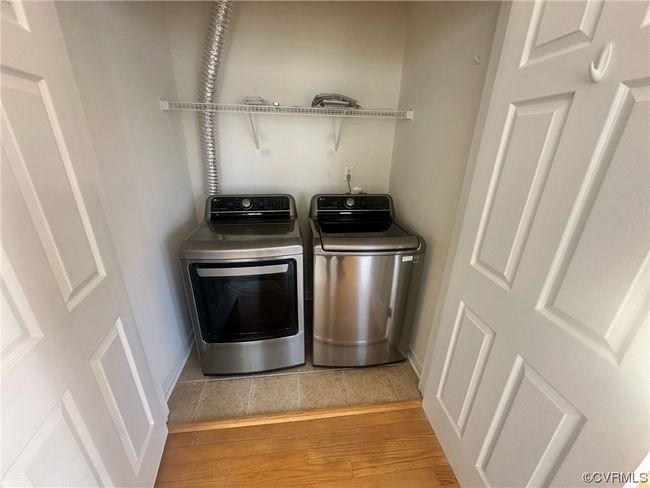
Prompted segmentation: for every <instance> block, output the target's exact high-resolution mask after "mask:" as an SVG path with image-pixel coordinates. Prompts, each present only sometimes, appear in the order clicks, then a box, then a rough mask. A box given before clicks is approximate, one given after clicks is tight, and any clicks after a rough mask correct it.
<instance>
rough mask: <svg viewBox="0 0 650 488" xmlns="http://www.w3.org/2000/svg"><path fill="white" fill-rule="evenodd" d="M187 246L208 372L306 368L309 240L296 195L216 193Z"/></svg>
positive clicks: (193, 311)
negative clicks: (305, 268)
mask: <svg viewBox="0 0 650 488" xmlns="http://www.w3.org/2000/svg"><path fill="white" fill-rule="evenodd" d="M205 214H206V221H205V222H204V223H203V224H201V225H200V226H199V227H198V228H197V229H196V230H194V232H192V234H190V236H189V237H188V238H187V239H186V240H185V241H184V242H183V243H182V244H181V248H180V262H181V268H182V273H183V284H184V286H185V293H186V297H187V302H188V306H189V311H190V317H191V321H192V326H193V329H194V335H195V339H196V344H197V349H198V353H199V358H200V361H201V368H202V370H203V373H204V374H229V373H251V372H257V371H267V370H272V369H278V368H286V367H290V366H296V365H299V364H304V362H305V340H304V302H303V298H304V295H303V293H304V292H303V290H304V285H303V279H304V278H303V239H302V236H301V233H300V226H299V225H298V223H297V222H296V205H295V202H294V199H293V197H291V196H290V195H216V196H212V197H210V198H209V199H208V200H207V204H206V212H205Z"/></svg>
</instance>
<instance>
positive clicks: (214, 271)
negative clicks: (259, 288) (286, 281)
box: [196, 264, 289, 278]
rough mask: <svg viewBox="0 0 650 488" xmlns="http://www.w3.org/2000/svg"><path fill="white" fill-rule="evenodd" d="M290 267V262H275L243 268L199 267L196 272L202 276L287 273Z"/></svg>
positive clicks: (217, 276) (221, 276)
mask: <svg viewBox="0 0 650 488" xmlns="http://www.w3.org/2000/svg"><path fill="white" fill-rule="evenodd" d="M288 269H289V265H288V264H273V265H270V266H246V267H241V268H199V269H197V270H196V273H197V274H198V275H199V276H200V277H201V278H223V277H226V276H253V275H265V274H278V273H286V272H287V270H288Z"/></svg>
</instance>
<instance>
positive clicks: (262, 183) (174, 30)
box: [165, 2, 407, 217]
mask: <svg viewBox="0 0 650 488" xmlns="http://www.w3.org/2000/svg"><path fill="white" fill-rule="evenodd" d="M406 9H407V6H406V5H405V4H396V3H390V2H387V3H380V4H374V5H373V4H369V3H365V2H347V3H346V2H234V4H233V13H232V21H231V25H230V29H229V32H228V41H227V49H226V56H225V58H224V59H225V62H224V69H223V71H222V77H221V83H220V87H219V92H218V97H217V98H218V99H219V100H220V101H222V102H224V103H239V102H240V101H241V99H242V98H243V97H245V96H247V95H258V96H262V97H264V98H266V99H267V100H268V101H278V102H280V103H281V104H287V105H309V103H310V102H311V100H312V98H313V96H314V95H315V94H316V93H318V92H340V93H344V94H347V95H349V96H352V97H355V98H357V99H358V100H359V101H360V103H361V104H362V105H363V106H365V107H370V108H374V107H391V108H392V107H395V106H397V98H398V95H399V87H400V79H401V73H402V57H403V53H404V36H405V12H406ZM208 14H209V4H208V3H206V2H198V3H195V2H173V3H167V4H166V5H165V17H166V19H167V25H168V31H169V39H170V44H171V48H172V56H173V61H174V69H175V73H176V82H177V86H178V96H179V97H180V98H181V99H183V100H194V99H196V98H197V96H198V85H199V72H200V61H201V52H202V49H203V43H204V37H205V30H206V23H207V19H208ZM166 116H167V117H170V118H171V117H173V118H178V119H181V120H182V121H183V127H184V130H185V135H186V144H187V155H188V162H189V167H190V171H191V174H192V181H193V187H194V193H195V197H196V205H197V213H198V214H199V215H202V212H203V202H204V196H203V176H202V168H201V158H200V150H199V149H200V148H199V139H198V132H197V127H198V123H197V116H196V114H194V113H173V114H167V115H166ZM400 123H404V122H395V121H392V120H348V121H346V125H345V127H344V129H343V134H342V138H341V144H340V148H339V150H338V152H335V151H334V144H333V139H334V136H333V134H334V131H333V127H332V120H331V119H329V118H322V117H319V118H316V117H304V116H303V117H294V116H258V131H259V134H260V139H261V146H262V152H261V154H257V153H256V152H255V148H254V145H253V142H252V136H251V133H250V130H249V125H248V120H247V118H246V116H243V115H240V114H221V115H220V117H219V141H220V143H221V151H220V152H221V158H222V163H223V166H222V168H223V169H222V182H223V191H224V192H266V191H268V192H288V193H291V194H293V195H294V196H295V197H296V199H297V200H298V204H299V210H300V213H301V216H302V217H304V216H305V215H306V207H307V203H308V199H309V197H311V196H312V195H313V194H315V193H318V192H337V191H344V190H346V186H345V182H344V179H343V172H344V167H345V166H349V165H353V166H354V167H355V175H354V179H353V183H354V184H355V185H358V186H361V187H363V188H364V189H366V190H367V191H373V192H385V191H386V190H387V189H388V178H389V172H390V162H391V157H392V153H393V137H394V131H395V125H396V124H400Z"/></svg>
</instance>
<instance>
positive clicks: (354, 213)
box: [309, 194, 425, 366]
mask: <svg viewBox="0 0 650 488" xmlns="http://www.w3.org/2000/svg"><path fill="white" fill-rule="evenodd" d="M394 218H395V212H394V208H393V200H392V198H391V197H390V195H383V194H381V195H365V194H364V195H349V194H347V195H316V196H314V197H313V198H312V200H311V206H310V219H309V227H310V231H311V248H312V251H313V259H312V260H313V290H314V314H313V327H314V331H313V361H314V364H315V365H319V366H368V365H373V364H383V363H390V362H394V361H400V360H402V359H404V358H405V353H406V350H407V347H408V333H409V327H407V325H409V324H410V322H411V321H412V314H413V310H414V304H415V297H416V294H417V287H418V285H419V278H420V273H421V266H422V261H423V257H424V252H425V243H424V239H422V237H420V236H419V235H417V234H415V233H414V232H411V231H409V230H408V229H407V228H406V227H404V226H403V225H401V224H399V223H397V222H396V221H395V219H394Z"/></svg>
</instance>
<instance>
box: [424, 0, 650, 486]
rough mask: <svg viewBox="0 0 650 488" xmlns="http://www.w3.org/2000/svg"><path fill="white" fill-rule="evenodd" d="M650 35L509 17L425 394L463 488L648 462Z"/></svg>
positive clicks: (566, 10)
mask: <svg viewBox="0 0 650 488" xmlns="http://www.w3.org/2000/svg"><path fill="white" fill-rule="evenodd" d="M649 19H650V13H649V6H648V2H618V1H611V2H609V1H605V2H603V1H590V2H586V1H579V2H544V1H541V0H540V1H537V2H514V3H513V4H512V7H511V10H510V14H509V19H508V22H507V28H506V33H505V41H504V46H503V50H502V54H501V58H500V60H499V64H498V67H497V70H496V78H495V82H494V86H493V89H492V93H491V95H490V101H489V105H488V109H487V115H486V122H485V128H484V133H483V136H482V139H481V142H480V147H479V150H478V156H477V162H476V169H475V173H474V175H473V180H472V184H471V189H470V192H469V197H468V203H467V207H466V212H465V216H464V220H463V223H462V227H461V231H460V237H459V245H458V250H457V255H456V256H455V261H454V265H453V269H452V272H451V275H450V283H449V290H448V293H447V297H446V300H445V303H444V308H443V311H442V315H441V323H440V332H439V335H438V337H437V339H436V342H435V346H434V348H433V351H432V352H431V354H432V355H431V360H430V361H429V369H428V376H426V377H427V382H426V384H425V385H424V389H425V393H424V409H425V411H426V413H427V415H428V417H429V419H430V421H431V423H432V424H433V427H434V429H435V431H436V434H437V435H438V436H439V437H440V440H441V443H442V446H443V448H444V450H445V452H446V453H447V456H448V458H449V460H450V462H451V464H452V466H453V468H454V470H455V472H456V474H457V476H458V478H459V481H460V482H461V484H463V485H464V486H493V487H507V486H512V487H521V486H582V485H584V484H585V482H584V481H583V480H582V473H583V472H585V471H599V472H601V471H616V472H625V471H634V469H635V468H636V466H637V465H638V464H639V463H640V462H641V460H642V459H643V457H644V455H645V454H646V453H647V452H648V449H649V447H650V427H649V419H648V412H649V411H650V410H649V408H650V403H649V399H648V395H649V393H648V385H649V370H650V368H649V363H648V359H649V357H648V340H649V330H648V329H649V328H648V309H649V296H650V288H649V283H650V270H649V263H648V260H649V250H650V124H649V118H650V102H649V97H650V85H649V82H650V26H649V23H650V20H649ZM592 62H593V67H592V66H591V64H592Z"/></svg>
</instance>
